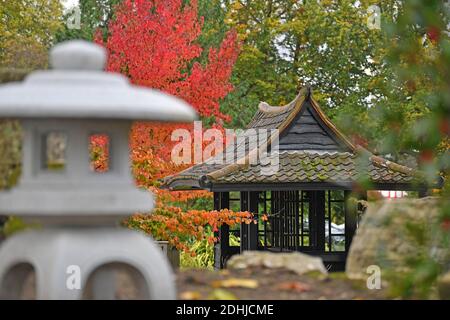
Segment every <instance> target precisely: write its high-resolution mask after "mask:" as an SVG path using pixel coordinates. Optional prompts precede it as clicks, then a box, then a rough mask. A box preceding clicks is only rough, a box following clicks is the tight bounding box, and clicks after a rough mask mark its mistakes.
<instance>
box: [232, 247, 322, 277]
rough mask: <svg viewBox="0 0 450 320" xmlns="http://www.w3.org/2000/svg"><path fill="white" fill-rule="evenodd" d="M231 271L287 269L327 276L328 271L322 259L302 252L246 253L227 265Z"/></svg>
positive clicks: (234, 258)
mask: <svg viewBox="0 0 450 320" xmlns="http://www.w3.org/2000/svg"><path fill="white" fill-rule="evenodd" d="M227 267H228V268H230V269H246V268H250V267H257V268H268V269H276V268H285V269H287V270H290V271H293V272H295V273H297V274H298V275H301V274H305V273H308V272H312V271H318V272H321V273H323V274H327V270H326V268H325V266H324V264H323V261H322V259H321V258H318V257H313V256H310V255H307V254H304V253H300V252H291V253H281V252H280V253H272V252H262V251H244V253H242V254H240V255H234V256H232V257H231V258H230V260H229V261H228V263H227Z"/></svg>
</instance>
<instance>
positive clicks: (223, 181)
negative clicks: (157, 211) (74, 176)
mask: <svg viewBox="0 0 450 320" xmlns="http://www.w3.org/2000/svg"><path fill="white" fill-rule="evenodd" d="M247 129H256V130H255V131H257V129H269V130H270V129H278V130H279V137H280V139H279V152H277V153H273V154H272V159H273V157H278V158H277V159H278V161H279V165H278V166H275V167H274V168H275V169H277V170H273V172H270V170H268V166H269V165H268V163H262V162H261V161H260V159H259V158H258V159H259V160H258V161H257V162H256V163H253V162H252V161H251V160H250V159H252V157H254V156H255V155H256V154H257V152H258V150H256V149H255V150H249V151H248V153H246V155H245V156H244V157H243V158H240V161H237V160H238V156H237V154H236V150H237V149H238V147H239V145H237V146H235V147H234V148H226V150H225V152H224V153H223V154H219V155H218V156H216V157H214V158H211V159H209V160H207V161H205V162H202V163H200V164H197V165H194V166H192V167H190V168H188V169H186V170H184V171H182V172H180V173H178V174H175V175H172V176H168V177H166V178H164V179H163V180H162V186H163V187H166V188H170V189H198V188H200V189H211V190H214V189H217V188H220V187H224V186H229V187H230V186H237V185H246V186H248V185H263V184H270V185H272V186H277V185H286V184H297V185H299V184H301V185H303V186H307V185H308V184H312V183H314V184H316V185H317V184H324V183H326V184H327V185H330V184H332V185H336V186H345V187H349V186H351V185H352V184H353V183H354V182H356V181H360V180H361V179H365V180H366V181H370V182H372V183H374V184H378V185H380V186H381V185H382V186H383V187H384V188H386V187H389V186H391V187H394V186H395V185H402V186H404V185H406V184H412V183H414V182H415V181H416V180H417V178H418V174H417V173H416V172H415V170H413V169H411V168H408V167H405V166H402V165H399V164H396V163H394V162H391V161H388V160H385V159H383V158H381V157H378V156H375V155H373V154H371V153H370V152H369V151H367V150H365V149H363V148H361V147H359V146H355V145H353V144H352V143H351V142H350V141H349V139H347V138H346V137H345V136H344V135H343V134H342V133H341V132H340V131H339V130H338V129H337V128H336V127H335V126H334V125H333V124H332V123H331V121H330V120H329V119H328V118H327V117H326V115H325V114H324V113H323V112H322V110H321V109H320V107H319V105H318V104H317V102H316V101H315V100H314V99H313V98H312V96H311V90H310V88H309V87H306V88H303V89H302V90H301V91H300V92H299V94H298V95H297V97H296V98H295V99H294V100H293V101H292V102H290V103H288V104H287V105H285V106H281V107H273V106H270V105H268V104H267V103H264V102H262V103H260V105H259V107H258V110H257V112H256V114H255V115H254V117H253V118H252V120H251V121H250V123H249V124H248V126H247ZM253 134H255V133H253ZM274 138H275V137H274V136H273V135H269V138H268V141H267V146H266V147H271V144H272V143H273V142H274V141H276V140H274ZM241 143H245V144H246V150H247V149H250V147H249V139H244V140H243V141H241ZM260 147H261V146H260ZM361 155H363V156H361ZM230 156H231V157H230ZM230 158H232V159H234V161H233V163H231V164H227V163H225V162H226V161H224V159H230ZM266 160H268V159H266ZM375 188H376V187H375ZM237 189H238V188H237Z"/></svg>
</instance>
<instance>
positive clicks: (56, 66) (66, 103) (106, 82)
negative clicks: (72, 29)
mask: <svg viewBox="0 0 450 320" xmlns="http://www.w3.org/2000/svg"><path fill="white" fill-rule="evenodd" d="M106 57H107V54H106V50H105V49H104V48H103V47H101V46H99V45H97V44H94V43H90V42H87V41H82V40H75V41H67V42H63V43H61V44H58V45H57V46H55V47H54V48H53V49H51V51H50V65H51V67H52V69H51V70H45V71H35V72H33V73H31V74H30V75H28V76H27V77H26V78H25V80H24V81H23V82H13V83H8V84H5V85H1V86H0V117H1V118H78V119H88V118H89V119H124V120H158V121H171V122H173V121H179V122H183V121H192V120H195V119H196V117H197V116H196V113H195V111H194V109H193V108H192V107H191V106H190V105H189V104H187V103H186V102H184V101H182V100H181V99H178V98H176V97H174V96H170V95H167V94H165V93H162V92H160V91H158V90H155V89H149V88H144V87H140V86H136V85H132V84H131V83H130V82H129V80H128V78H126V77H125V76H123V75H121V74H117V73H109V72H104V71H103V70H104V67H105V64H106V60H107V58H106Z"/></svg>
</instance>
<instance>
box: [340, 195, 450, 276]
mask: <svg viewBox="0 0 450 320" xmlns="http://www.w3.org/2000/svg"><path fill="white" fill-rule="evenodd" d="M437 201H438V199H437V198H433V197H427V198H422V199H396V200H384V201H378V202H375V203H370V204H369V206H368V209H367V211H366V213H365V214H364V216H363V218H362V221H361V223H360V225H359V228H358V230H357V232H356V235H355V236H354V238H353V241H352V245H351V247H350V250H349V254H348V257H347V263H346V273H347V276H348V277H349V278H352V279H367V276H368V274H367V267H369V266H370V265H377V266H379V267H380V269H381V272H382V274H383V272H384V271H386V270H389V271H394V272H402V271H407V270H408V266H407V264H406V260H407V259H408V258H410V257H417V256H419V254H421V253H424V252H425V253H426V254H427V255H430V257H433V259H436V260H437V261H438V262H440V263H442V265H445V264H446V263H447V264H448V262H450V261H448V259H449V256H448V251H447V250H446V249H445V248H443V247H441V246H443V244H442V243H443V242H441V241H440V240H439V238H438V237H436V233H435V229H433V228H435V227H436V223H435V222H436V221H437V218H438V215H439V208H438V205H437Z"/></svg>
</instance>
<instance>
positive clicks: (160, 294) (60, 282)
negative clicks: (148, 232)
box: [0, 228, 175, 300]
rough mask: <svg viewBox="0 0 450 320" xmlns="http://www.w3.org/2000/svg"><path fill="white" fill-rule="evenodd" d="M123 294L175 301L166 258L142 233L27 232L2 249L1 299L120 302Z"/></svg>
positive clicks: (105, 230) (100, 230)
mask: <svg viewBox="0 0 450 320" xmlns="http://www.w3.org/2000/svg"><path fill="white" fill-rule="evenodd" d="M33 273H34V278H33V279H34V283H35V285H34V286H33V281H28V285H26V284H27V279H29V278H30V274H33ZM118 276H120V277H122V278H121V279H122V280H123V279H124V277H125V276H126V277H128V278H127V279H129V280H130V281H128V285H126V288H125V289H124V288H122V289H121V288H120V285H121V284H120V283H122V285H123V283H126V281H125V282H124V281H122V280H120V279H119V280H118V281H119V283H117V281H116V280H117V278H118ZM126 277H125V278H126ZM120 281H122V282H120ZM25 287H27V288H25ZM33 289H34V291H33ZM121 290H122V291H121ZM124 290H125V291H126V292H128V296H127V294H125V298H135V299H175V284H174V277H173V274H172V272H171V268H170V265H169V263H168V261H167V258H166V257H164V255H163V254H162V252H161V250H160V249H159V248H158V247H157V246H156V245H155V244H154V243H153V241H152V239H150V238H149V237H147V236H145V235H143V234H141V233H139V232H135V231H132V230H128V229H120V228H92V229H89V228H86V229H85V228H80V229H76V228H73V229H71V228H57V229H56V228H55V229H50V228H49V229H41V230H29V231H24V232H20V233H18V234H16V235H14V236H12V237H11V238H8V239H7V240H6V241H5V242H4V243H3V245H2V246H1V247H0V299H2V298H3V299H20V298H36V299H70V300H77V299H116V298H120V297H124V294H123V291H124ZM24 292H25V293H24ZM27 292H28V295H27ZM30 292H34V296H33V295H32V294H30ZM130 292H131V293H133V294H134V295H133V294H132V295H131V296H130V294H129V293H130ZM24 294H25V296H24ZM30 295H31V296H30Z"/></svg>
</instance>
